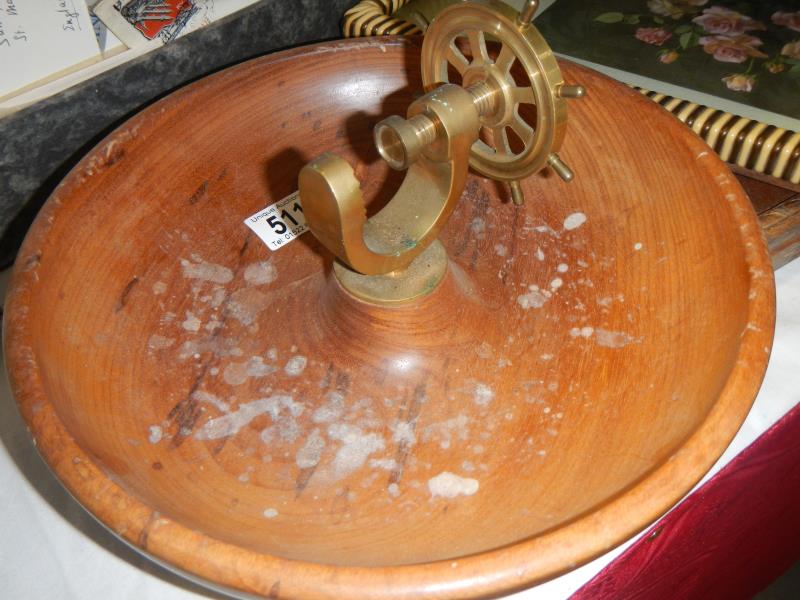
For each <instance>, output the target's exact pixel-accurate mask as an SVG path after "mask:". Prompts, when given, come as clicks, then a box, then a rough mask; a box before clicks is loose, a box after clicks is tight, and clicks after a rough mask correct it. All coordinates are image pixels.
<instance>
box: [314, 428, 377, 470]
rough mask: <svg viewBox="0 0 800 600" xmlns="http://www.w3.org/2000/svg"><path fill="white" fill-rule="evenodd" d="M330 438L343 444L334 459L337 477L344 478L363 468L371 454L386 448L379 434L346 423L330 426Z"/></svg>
mask: <svg viewBox="0 0 800 600" xmlns="http://www.w3.org/2000/svg"><path fill="white" fill-rule="evenodd" d="M328 436H329V437H330V438H331V439H333V440H338V441H340V442H342V445H341V447H340V448H339V450H338V451H337V452H336V456H335V457H334V459H333V470H334V474H335V475H336V476H337V477H344V476H345V475H348V474H349V473H352V472H353V471H355V470H356V469H358V468H360V467H362V466H363V465H364V463H365V462H366V461H367V458H369V455H370V454H373V453H375V452H380V451H381V450H383V449H384V448H385V447H386V444H385V443H384V441H383V438H382V437H381V436H380V435H378V434H377V433H364V431H363V430H362V429H361V428H360V427H356V426H355V425H348V424H345V423H334V424H333V425H330V426H329V427H328Z"/></svg>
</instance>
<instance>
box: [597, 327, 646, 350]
mask: <svg viewBox="0 0 800 600" xmlns="http://www.w3.org/2000/svg"><path fill="white" fill-rule="evenodd" d="M595 338H596V339H597V344H598V345H600V346H606V347H607V348H622V347H623V346H627V345H628V344H630V343H631V342H638V341H640V340H641V338H635V337H633V336H631V335H628V334H627V333H623V332H621V331H608V330H607V329H596V330H595Z"/></svg>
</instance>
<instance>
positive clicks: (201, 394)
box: [192, 390, 231, 413]
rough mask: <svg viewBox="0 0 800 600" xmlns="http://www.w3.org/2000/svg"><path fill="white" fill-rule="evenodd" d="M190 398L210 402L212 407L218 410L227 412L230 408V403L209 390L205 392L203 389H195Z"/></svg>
mask: <svg viewBox="0 0 800 600" xmlns="http://www.w3.org/2000/svg"><path fill="white" fill-rule="evenodd" d="M192 398H193V399H195V400H197V401H198V402H205V403H206V404H210V405H211V406H213V407H214V408H216V409H217V410H218V411H220V412H224V413H226V412H228V411H230V409H231V405H230V404H228V403H227V402H225V401H224V400H221V399H220V398H219V397H218V396H215V395H214V394H212V393H210V392H206V391H204V390H197V391H195V392H192Z"/></svg>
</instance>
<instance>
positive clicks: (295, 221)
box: [244, 192, 308, 251]
mask: <svg viewBox="0 0 800 600" xmlns="http://www.w3.org/2000/svg"><path fill="white" fill-rule="evenodd" d="M244 224H245V225H247V226H248V227H249V228H250V229H252V230H253V231H254V232H255V234H256V235H257V236H258V237H260V238H261V241H262V242H264V243H265V244H266V245H267V248H269V249H270V250H273V251H275V250H278V249H279V248H281V247H283V246H285V245H286V244H288V243H289V242H291V241H292V240H293V239H294V238H296V237H297V236H300V235H303V234H304V233H305V232H306V231H308V225H306V218H305V216H304V215H303V207H302V206H300V194H299V193H298V192H293V193H291V194H289V195H288V196H286V198H284V199H283V200H278V201H277V202H276V203H275V204H270V205H269V206H268V207H266V208H264V209H262V210H260V211H258V212H257V213H256V214H254V215H253V216H251V217H247V218H246V219H245V220H244Z"/></svg>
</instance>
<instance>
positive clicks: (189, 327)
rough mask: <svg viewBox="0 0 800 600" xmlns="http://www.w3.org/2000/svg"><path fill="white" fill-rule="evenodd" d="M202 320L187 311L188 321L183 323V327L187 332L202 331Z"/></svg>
mask: <svg viewBox="0 0 800 600" xmlns="http://www.w3.org/2000/svg"><path fill="white" fill-rule="evenodd" d="M200 325H201V322H200V319H198V318H197V316H196V315H195V314H194V313H192V312H190V311H188V310H187V311H186V320H185V321H184V322H183V323H181V327H183V328H184V329H185V330H186V331H200Z"/></svg>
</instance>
